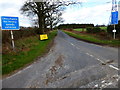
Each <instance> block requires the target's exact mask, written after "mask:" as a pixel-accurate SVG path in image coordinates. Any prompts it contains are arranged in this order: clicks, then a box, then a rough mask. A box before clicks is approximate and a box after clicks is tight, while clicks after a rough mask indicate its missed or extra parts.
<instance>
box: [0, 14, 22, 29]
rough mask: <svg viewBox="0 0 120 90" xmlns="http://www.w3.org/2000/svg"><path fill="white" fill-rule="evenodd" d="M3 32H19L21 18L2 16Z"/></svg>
mask: <svg viewBox="0 0 120 90" xmlns="http://www.w3.org/2000/svg"><path fill="white" fill-rule="evenodd" d="M1 24H2V25H1V27H2V30H19V28H20V27H19V18H18V17H8V16H1Z"/></svg>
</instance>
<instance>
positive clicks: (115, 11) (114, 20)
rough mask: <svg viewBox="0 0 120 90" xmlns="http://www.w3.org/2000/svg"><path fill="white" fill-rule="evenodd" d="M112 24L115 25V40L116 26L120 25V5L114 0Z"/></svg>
mask: <svg viewBox="0 0 120 90" xmlns="http://www.w3.org/2000/svg"><path fill="white" fill-rule="evenodd" d="M111 24H112V25H114V30H113V33H114V34H113V38H114V39H115V33H116V29H115V25H116V24H118V5H117V2H116V0H112V12H111Z"/></svg>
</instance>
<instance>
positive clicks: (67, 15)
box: [0, 0, 120, 26]
mask: <svg viewBox="0 0 120 90" xmlns="http://www.w3.org/2000/svg"><path fill="white" fill-rule="evenodd" d="M24 1H25V0H0V16H15V17H19V20H20V26H31V23H32V22H31V21H30V18H29V17H26V16H24V15H21V14H20V11H19V9H20V8H21V6H22V5H23V3H24ZM79 1H80V0H79ZM117 1H120V0H117ZM82 2H83V3H82V4H81V5H75V6H69V7H67V9H66V10H65V11H64V13H63V16H62V17H63V19H64V23H80V24H81V23H93V24H95V25H96V24H106V25H107V24H108V23H109V21H110V14H111V6H112V5H111V4H112V0H82ZM0 26H1V23H0Z"/></svg>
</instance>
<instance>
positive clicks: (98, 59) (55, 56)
mask: <svg viewBox="0 0 120 90" xmlns="http://www.w3.org/2000/svg"><path fill="white" fill-rule="evenodd" d="M117 52H118V50H117V49H116V48H110V47H101V46H96V45H94V44H90V43H86V42H83V41H79V40H76V39H74V38H72V37H70V36H68V35H66V34H65V33H63V32H62V31H58V35H57V37H56V38H55V41H54V46H53V47H52V48H51V50H50V52H49V53H48V54H47V55H45V56H44V57H42V58H40V59H38V61H36V62H35V63H34V64H32V65H30V66H29V67H27V68H25V69H24V70H21V71H19V72H18V73H16V74H15V75H12V76H10V77H7V78H6V79H3V87H4V88H25V87H26V88H45V87H51V88H56V87H61V88H62V87H64V88H65V87H67V88H70V87H84V86H85V85H87V84H89V83H91V82H94V81H96V80H97V81H99V80H103V79H105V78H110V77H113V76H115V77H116V79H114V80H113V81H115V82H116V81H117V80H118V78H119V76H118V70H117V69H118V68H117V58H118V57H117ZM111 59H112V60H113V61H111V62H109V63H106V62H107V60H111ZM110 65H112V66H113V67H112V66H111V67H110ZM115 68H116V69H115ZM101 82H102V81H101ZM93 86H95V85H93ZM93 86H91V87H93ZM115 86H116V84H115ZM86 87H87V86H86ZM99 87H100V86H99Z"/></svg>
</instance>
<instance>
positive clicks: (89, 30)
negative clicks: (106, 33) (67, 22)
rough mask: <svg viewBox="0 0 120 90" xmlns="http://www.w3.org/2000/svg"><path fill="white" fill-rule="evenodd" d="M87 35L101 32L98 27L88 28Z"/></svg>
mask: <svg viewBox="0 0 120 90" xmlns="http://www.w3.org/2000/svg"><path fill="white" fill-rule="evenodd" d="M86 31H87V33H100V32H103V30H101V29H100V28H99V27H89V28H86Z"/></svg>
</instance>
